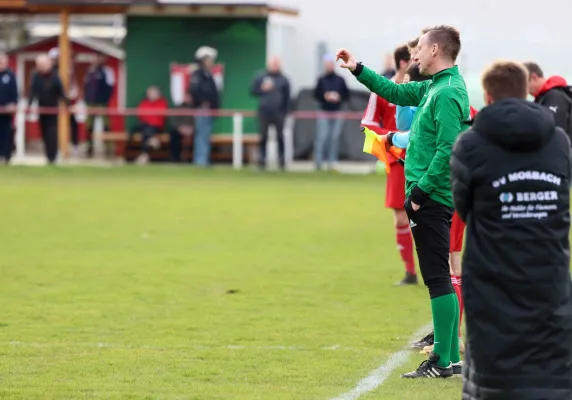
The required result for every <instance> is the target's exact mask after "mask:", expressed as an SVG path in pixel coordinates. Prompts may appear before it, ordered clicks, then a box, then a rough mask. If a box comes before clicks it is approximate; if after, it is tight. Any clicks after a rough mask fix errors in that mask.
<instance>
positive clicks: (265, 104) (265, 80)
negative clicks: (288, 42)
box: [251, 57, 290, 169]
mask: <svg viewBox="0 0 572 400" xmlns="http://www.w3.org/2000/svg"><path fill="white" fill-rule="evenodd" d="M251 92H252V94H253V95H254V96H257V97H258V98H259V103H258V125H259V129H260V159H259V164H260V168H262V169H264V168H266V143H267V142H268V131H269V129H270V126H274V127H275V128H276V136H277V140H278V157H279V163H280V168H281V169H285V168H286V161H285V151H284V120H285V119H286V114H288V110H289V109H290V82H289V81H288V78H286V76H284V75H283V74H282V71H281V68H280V59H279V58H278V57H272V58H271V59H270V60H269V61H268V66H267V69H266V71H264V72H263V73H261V74H260V75H258V76H257V77H256V78H255V79H254V82H253V84H252V90H251Z"/></svg>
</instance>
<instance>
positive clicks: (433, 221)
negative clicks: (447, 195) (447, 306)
mask: <svg viewBox="0 0 572 400" xmlns="http://www.w3.org/2000/svg"><path fill="white" fill-rule="evenodd" d="M405 211H406V212H407V217H408V218H409V226H410V227H411V233H412V234H413V239H414V240H415V248H416V249H417V258H418V259H419V269H420V270H421V276H423V281H424V282H425V285H426V286H427V287H428V288H429V295H430V296H431V298H432V299H433V298H436V297H439V296H444V295H446V294H449V293H453V286H452V285H451V276H450V274H449V243H450V241H451V220H452V218H453V211H454V209H453V208H451V207H447V206H446V205H444V204H441V203H438V202H436V201H434V200H431V199H430V200H428V201H427V202H426V203H425V204H423V205H422V206H421V208H419V209H418V210H417V211H413V209H412V208H411V200H410V199H409V198H408V199H406V200H405Z"/></svg>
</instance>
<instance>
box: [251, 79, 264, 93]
mask: <svg viewBox="0 0 572 400" xmlns="http://www.w3.org/2000/svg"><path fill="white" fill-rule="evenodd" d="M262 78H263V76H262V75H258V76H257V77H256V78H254V81H252V86H251V87H250V93H251V94H252V95H253V96H260V95H261V94H262V90H261V89H260V87H261V86H262Z"/></svg>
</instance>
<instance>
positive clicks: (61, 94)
mask: <svg viewBox="0 0 572 400" xmlns="http://www.w3.org/2000/svg"><path fill="white" fill-rule="evenodd" d="M54 79H55V80H56V84H55V90H56V96H57V97H58V100H63V101H65V102H66V103H67V104H68V105H69V104H70V101H69V99H68V98H67V96H66V94H65V91H64V84H63V83H62V80H61V79H60V77H59V76H56V77H55V78H54Z"/></svg>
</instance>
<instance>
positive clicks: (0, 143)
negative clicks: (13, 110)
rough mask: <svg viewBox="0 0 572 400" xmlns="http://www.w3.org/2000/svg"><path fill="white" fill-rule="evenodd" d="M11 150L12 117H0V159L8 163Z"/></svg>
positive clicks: (12, 146) (12, 148)
mask: <svg viewBox="0 0 572 400" xmlns="http://www.w3.org/2000/svg"><path fill="white" fill-rule="evenodd" d="M13 150H14V135H13V132H12V115H0V157H2V158H4V159H5V160H6V161H9V160H10V158H11V157H12V151H13Z"/></svg>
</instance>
